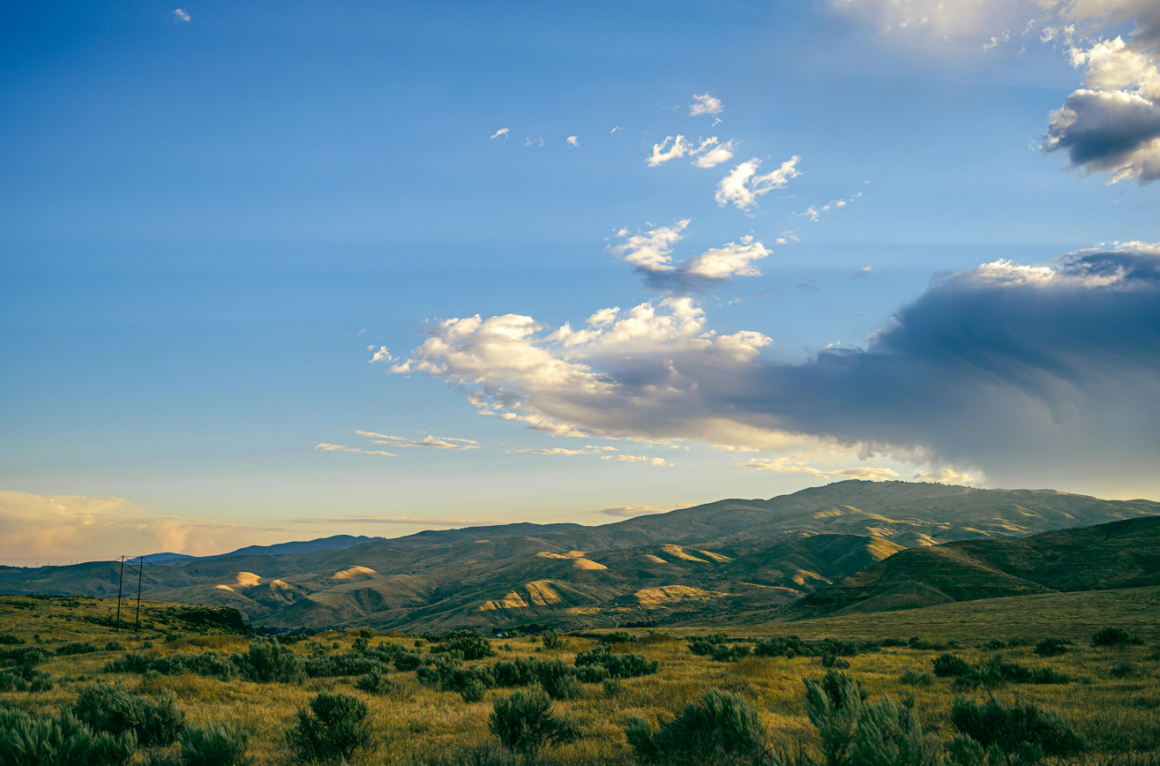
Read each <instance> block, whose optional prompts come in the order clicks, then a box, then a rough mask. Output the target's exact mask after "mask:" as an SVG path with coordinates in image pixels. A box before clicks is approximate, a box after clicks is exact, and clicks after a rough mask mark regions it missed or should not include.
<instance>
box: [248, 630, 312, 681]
mask: <svg viewBox="0 0 1160 766" xmlns="http://www.w3.org/2000/svg"><path fill="white" fill-rule="evenodd" d="M231 659H232V660H233V661H234V663H235V664H236V665H237V666H238V669H239V670H240V671H241V674H242V676H243V677H244V678H245V679H246V680H247V681H257V682H258V683H275V682H276V683H283V684H300V683H302V682H303V681H304V680H306V663H305V662H304V661H303V660H302V658H301V657H299V656H298V655H297V654H295V653H294V651H293V650H292V649H290V648H289V647H286V646H282V645H281V644H280V643H278V639H276V638H275V639H270V640H269V641H252V642H251V643H250V648H249V651H247V652H246V653H245V654H243V655H234V656H233V657H232V658H231Z"/></svg>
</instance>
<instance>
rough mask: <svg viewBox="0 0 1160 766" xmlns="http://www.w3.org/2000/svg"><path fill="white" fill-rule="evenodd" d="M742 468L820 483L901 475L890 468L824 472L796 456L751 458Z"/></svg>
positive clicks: (846, 469)
mask: <svg viewBox="0 0 1160 766" xmlns="http://www.w3.org/2000/svg"><path fill="white" fill-rule="evenodd" d="M740 466H741V467H742V468H755V469H757V470H759V471H771V472H773V473H805V474H809V475H810V476H813V477H814V478H815V479H817V480H818V481H833V480H834V479H860V480H862V481H890V480H891V479H898V478H900V477H899V473H898V471H895V470H893V469H890V468H873V467H870V466H857V467H854V468H838V469H830V470H822V469H820V468H816V467H814V466H812V465H810V461H809V460H807V459H805V458H801V457H797V456H794V455H784V456H782V457H773V458H757V457H755V458H751V459H750V460H747V461H746V462H744V463H741V464H740Z"/></svg>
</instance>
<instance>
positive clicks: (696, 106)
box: [689, 93, 724, 117]
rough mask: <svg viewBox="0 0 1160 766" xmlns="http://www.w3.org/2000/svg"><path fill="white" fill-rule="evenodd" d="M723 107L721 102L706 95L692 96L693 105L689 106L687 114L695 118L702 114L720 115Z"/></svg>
mask: <svg viewBox="0 0 1160 766" xmlns="http://www.w3.org/2000/svg"><path fill="white" fill-rule="evenodd" d="M722 109H724V107H723V106H722V105H721V100H720V99H716V98H713V97H712V96H710V95H709V94H708V93H705V94H703V95H700V96H697V95H694V96H693V103H692V105H690V106H689V114H690V115H691V116H693V117H697V116H699V115H702V114H720V113H721V110H722Z"/></svg>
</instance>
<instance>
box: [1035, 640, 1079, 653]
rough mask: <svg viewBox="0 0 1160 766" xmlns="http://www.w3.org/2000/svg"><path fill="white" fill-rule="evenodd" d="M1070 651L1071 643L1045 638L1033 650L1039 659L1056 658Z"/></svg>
mask: <svg viewBox="0 0 1160 766" xmlns="http://www.w3.org/2000/svg"><path fill="white" fill-rule="evenodd" d="M1070 650H1071V642H1070V641H1066V640H1064V639H1060V638H1045V639H1043V640H1042V641H1040V642H1039V643H1037V644H1036V645H1035V649H1034V650H1033V651H1034V652H1035V653H1036V654H1038V655H1039V656H1040V657H1058V656H1059V655H1061V654H1066V653H1067V652H1068V651H1070Z"/></svg>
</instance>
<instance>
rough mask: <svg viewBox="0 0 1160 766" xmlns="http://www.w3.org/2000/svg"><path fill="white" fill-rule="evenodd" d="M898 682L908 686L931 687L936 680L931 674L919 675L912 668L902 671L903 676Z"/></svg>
mask: <svg viewBox="0 0 1160 766" xmlns="http://www.w3.org/2000/svg"><path fill="white" fill-rule="evenodd" d="M898 681H899V683H904V684H906V685H907V686H930V685H931V684H933V683H934V678H933V677H932V676H931V674H930V673H919V672H918V671H916V670H913V669H912V668H907V669H906V670H904V671H902V675H901V676H899V677H898Z"/></svg>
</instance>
